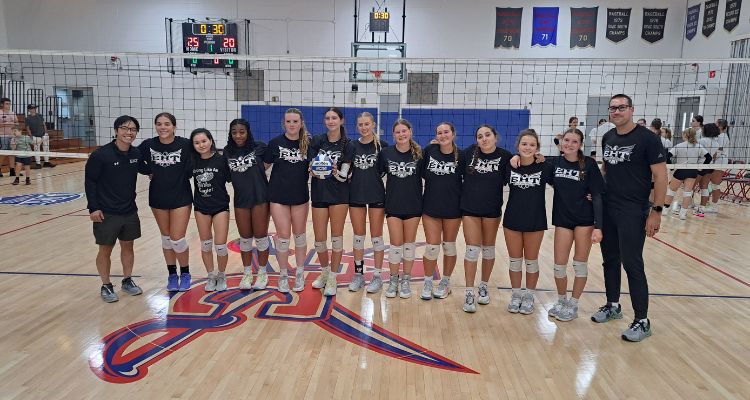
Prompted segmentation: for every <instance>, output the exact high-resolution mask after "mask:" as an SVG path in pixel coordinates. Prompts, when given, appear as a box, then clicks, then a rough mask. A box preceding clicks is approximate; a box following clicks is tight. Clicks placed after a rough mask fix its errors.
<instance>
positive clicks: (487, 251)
mask: <svg viewBox="0 0 750 400" xmlns="http://www.w3.org/2000/svg"><path fill="white" fill-rule="evenodd" d="M494 259H495V246H482V260H494Z"/></svg>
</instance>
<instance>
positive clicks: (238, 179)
mask: <svg viewBox="0 0 750 400" xmlns="http://www.w3.org/2000/svg"><path fill="white" fill-rule="evenodd" d="M265 151H266V144H265V143H263V142H255V147H253V148H252V149H250V148H248V147H242V148H237V149H234V151H231V150H229V149H227V148H226V147H225V148H224V157H226V159H227V163H228V164H229V171H230V173H231V176H232V187H233V188H234V207H235V208H253V207H255V206H257V205H258V204H263V203H267V202H268V188H267V186H268V181H267V180H266V170H265V168H264V166H263V155H264V154H265Z"/></svg>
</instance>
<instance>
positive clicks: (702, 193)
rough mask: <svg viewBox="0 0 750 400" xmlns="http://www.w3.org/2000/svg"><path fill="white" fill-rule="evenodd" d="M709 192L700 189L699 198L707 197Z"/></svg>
mask: <svg viewBox="0 0 750 400" xmlns="http://www.w3.org/2000/svg"><path fill="white" fill-rule="evenodd" d="M710 193H711V192H709V191H708V188H706V189H701V196H703V197H708V196H709V194H710Z"/></svg>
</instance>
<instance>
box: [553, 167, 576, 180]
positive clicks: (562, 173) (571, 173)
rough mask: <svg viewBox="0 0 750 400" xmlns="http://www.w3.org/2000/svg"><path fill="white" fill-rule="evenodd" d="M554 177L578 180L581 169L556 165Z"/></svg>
mask: <svg viewBox="0 0 750 400" xmlns="http://www.w3.org/2000/svg"><path fill="white" fill-rule="evenodd" d="M555 178H565V179H570V180H574V181H578V182H580V181H581V171H579V170H577V169H565V168H562V167H557V168H556V169H555Z"/></svg>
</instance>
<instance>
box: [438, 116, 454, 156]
mask: <svg viewBox="0 0 750 400" xmlns="http://www.w3.org/2000/svg"><path fill="white" fill-rule="evenodd" d="M440 125H445V126H447V127H448V128H450V130H451V132H452V133H453V140H452V141H451V145H453V161H455V162H456V163H458V146H456V127H455V126H453V124H451V123H450V122H441V123H439V124H437V125H435V133H436V134H437V128H438V127H439V126H440Z"/></svg>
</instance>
